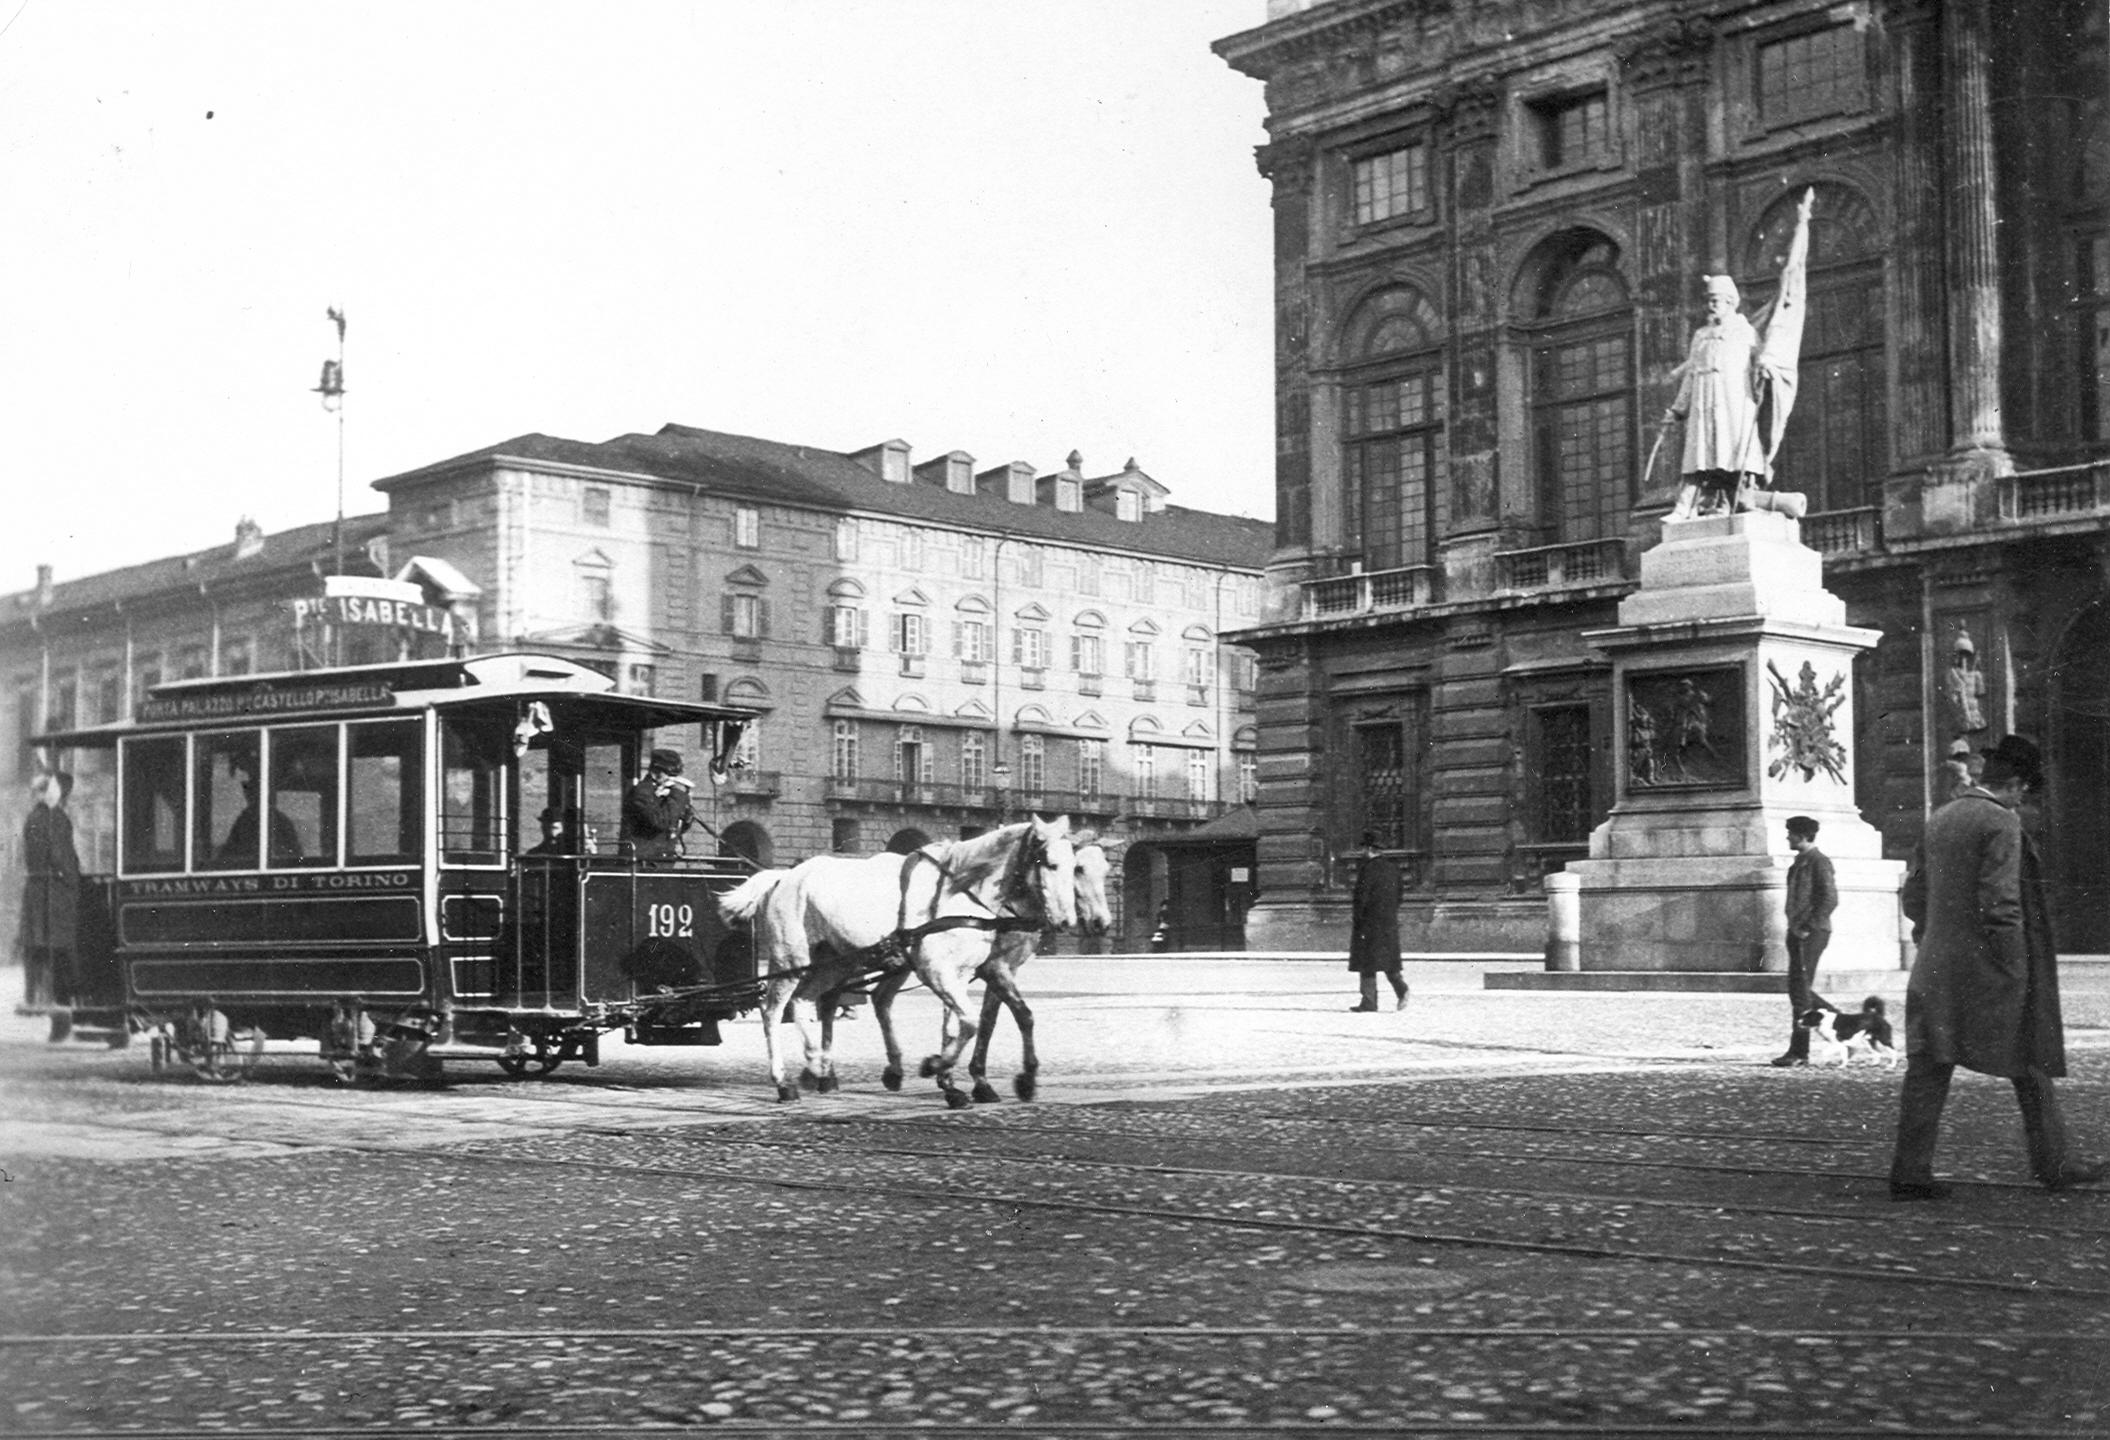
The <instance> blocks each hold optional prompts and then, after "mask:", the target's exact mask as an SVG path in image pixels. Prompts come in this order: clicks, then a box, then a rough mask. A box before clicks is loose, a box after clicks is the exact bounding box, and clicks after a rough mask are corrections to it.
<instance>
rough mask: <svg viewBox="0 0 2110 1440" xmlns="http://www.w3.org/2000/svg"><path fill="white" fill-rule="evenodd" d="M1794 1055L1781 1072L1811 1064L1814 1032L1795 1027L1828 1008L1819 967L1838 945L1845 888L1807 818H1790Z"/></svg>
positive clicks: (1790, 1031) (1790, 1017)
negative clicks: (1836, 927) (1835, 930)
mask: <svg viewBox="0 0 2110 1440" xmlns="http://www.w3.org/2000/svg"><path fill="white" fill-rule="evenodd" d="M1788 848H1789V849H1790V850H1793V851H1794V852H1795V859H1794V861H1793V863H1791V864H1790V865H1789V866H1788V1005H1789V1006H1790V1011H1789V1014H1788V1051H1787V1053H1786V1054H1785V1055H1782V1056H1780V1057H1778V1058H1777V1059H1775V1060H1774V1061H1773V1063H1774V1064H1775V1065H1777V1066H1782V1067H1785V1066H1789V1065H1807V1064H1809V1063H1810V1032H1809V1031H1807V1030H1805V1029H1803V1028H1802V1027H1801V1026H1800V1025H1797V1024H1796V1023H1795V1022H1796V1020H1797V1019H1799V1018H1800V1017H1801V1015H1802V1013H1803V1012H1804V1011H1806V1010H1809V1009H1812V1008H1814V1007H1816V1006H1819V1005H1822V1004H1823V1003H1824V1002H1823V1001H1822V1000H1819V999H1818V998H1817V962H1818V961H1819V960H1821V959H1823V958H1824V947H1825V946H1827V945H1829V944H1831V941H1832V911H1834V910H1836V909H1838V908H1839V882H1838V879H1837V878H1836V877H1835V876H1834V875H1833V873H1832V860H1831V857H1830V856H1829V855H1826V854H1825V853H1824V852H1823V851H1822V850H1819V849H1818V848H1817V822H1816V821H1815V820H1812V819H1811V818H1810V817H1809V816H1807V815H1791V816H1789V817H1788Z"/></svg>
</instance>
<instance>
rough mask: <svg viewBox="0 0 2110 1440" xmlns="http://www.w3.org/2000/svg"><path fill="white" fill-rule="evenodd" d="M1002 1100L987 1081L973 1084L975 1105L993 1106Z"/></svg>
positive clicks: (978, 1081)
mask: <svg viewBox="0 0 2110 1440" xmlns="http://www.w3.org/2000/svg"><path fill="white" fill-rule="evenodd" d="M1003 1098H1004V1097H1003V1096H1001V1095H999V1094H997V1093H996V1087H995V1086H994V1085H991V1084H990V1083H989V1082H988V1081H987V1080H977V1081H975V1082H974V1103H975V1104H977V1105H994V1104H996V1103H997V1102H998V1101H1000V1100H1002V1099H1003Z"/></svg>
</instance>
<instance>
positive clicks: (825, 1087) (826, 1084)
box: [813, 1075, 840, 1095]
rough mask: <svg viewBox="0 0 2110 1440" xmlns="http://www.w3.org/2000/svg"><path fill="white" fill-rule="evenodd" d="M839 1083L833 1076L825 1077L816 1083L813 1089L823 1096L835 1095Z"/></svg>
mask: <svg viewBox="0 0 2110 1440" xmlns="http://www.w3.org/2000/svg"><path fill="white" fill-rule="evenodd" d="M839 1083H840V1082H839V1081H837V1080H836V1078H835V1077H834V1076H833V1075H823V1076H821V1078H820V1079H819V1080H817V1081H815V1082H814V1085H813V1088H814V1089H816V1090H818V1091H820V1092H821V1094H823V1095H833V1094H834V1093H835V1091H836V1087H837V1086H838V1084H839Z"/></svg>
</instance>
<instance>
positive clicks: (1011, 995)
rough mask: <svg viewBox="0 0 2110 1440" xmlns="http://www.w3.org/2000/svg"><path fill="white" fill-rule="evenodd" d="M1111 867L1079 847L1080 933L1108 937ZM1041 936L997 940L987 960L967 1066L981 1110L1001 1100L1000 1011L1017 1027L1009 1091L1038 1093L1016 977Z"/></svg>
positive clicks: (1102, 855) (1035, 1057)
mask: <svg viewBox="0 0 2110 1440" xmlns="http://www.w3.org/2000/svg"><path fill="white" fill-rule="evenodd" d="M1112 868H1113V867H1112V866H1111V864H1110V863H1109V862H1108V861H1107V858H1106V851H1105V849H1104V848H1103V847H1101V846H1100V845H1099V844H1098V843H1096V842H1092V843H1087V844H1080V845H1079V846H1077V929H1078V932H1079V933H1080V934H1084V935H1104V934H1105V933H1106V932H1107V930H1108V928H1109V927H1111V926H1112V925H1113V923H1114V911H1113V906H1112V904H1111V903H1110V902H1109V901H1108V900H1107V893H1106V881H1107V875H1108V873H1109V872H1110V871H1111V869H1112ZM1043 938H1044V935H1043V932H1040V931H1033V932H1030V933H1026V932H1015V933H1012V934H1007V935H1000V936H998V937H997V942H996V945H995V948H993V949H992V950H991V951H990V954H989V958H988V959H987V960H985V961H983V962H982V968H981V970H980V972H979V973H980V975H981V977H982V1028H981V1030H980V1032H979V1033H977V1034H976V1035H975V1037H974V1054H973V1056H971V1057H970V1058H969V1059H968V1061H967V1076H968V1078H969V1079H970V1080H972V1081H974V1092H973V1093H974V1098H975V1102H976V1103H977V1104H983V1105H993V1104H995V1103H996V1102H997V1100H999V1099H1001V1098H1002V1097H1001V1096H999V1095H998V1094H997V1093H996V1087H994V1086H993V1085H991V1084H990V1083H989V1040H990V1037H991V1036H992V1035H994V1034H995V1033H996V1016H997V1007H999V1006H1002V1007H1004V1008H1005V1009H1008V1010H1009V1011H1010V1012H1011V1019H1012V1022H1013V1023H1014V1024H1016V1025H1017V1026H1018V1043H1019V1049H1020V1051H1021V1053H1020V1055H1019V1068H1018V1073H1017V1074H1016V1075H1014V1076H1012V1077H1011V1088H1012V1089H1013V1090H1015V1091H1017V1092H1018V1098H1019V1099H1021V1100H1031V1099H1032V1098H1033V1095H1034V1092H1035V1091H1036V1090H1037V1089H1038V1088H1039V1075H1040V1055H1039V1052H1037V1051H1036V1050H1035V1049H1034V1048H1033V1007H1032V1006H1030V1005H1028V1004H1027V1003H1026V997H1025V994H1024V993H1023V992H1022V991H1021V990H1020V989H1019V988H1018V972H1019V968H1020V967H1021V966H1023V965H1024V964H1025V963H1026V962H1027V961H1028V960H1031V959H1032V958H1033V957H1034V956H1035V955H1036V954H1038V953H1039V951H1040V945H1041V941H1042V939H1043Z"/></svg>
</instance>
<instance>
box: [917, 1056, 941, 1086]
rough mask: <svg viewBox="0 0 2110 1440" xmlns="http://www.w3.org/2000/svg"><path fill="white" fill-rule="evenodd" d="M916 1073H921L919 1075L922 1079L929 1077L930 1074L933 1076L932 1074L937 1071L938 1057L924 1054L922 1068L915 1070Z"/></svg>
mask: <svg viewBox="0 0 2110 1440" xmlns="http://www.w3.org/2000/svg"><path fill="white" fill-rule="evenodd" d="M916 1073H917V1074H919V1075H921V1076H922V1077H923V1078H924V1079H926V1080H928V1079H930V1077H931V1076H933V1075H935V1074H937V1073H938V1057H937V1056H935V1055H926V1056H924V1057H923V1068H922V1069H921V1070H919V1071H917V1072H916Z"/></svg>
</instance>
